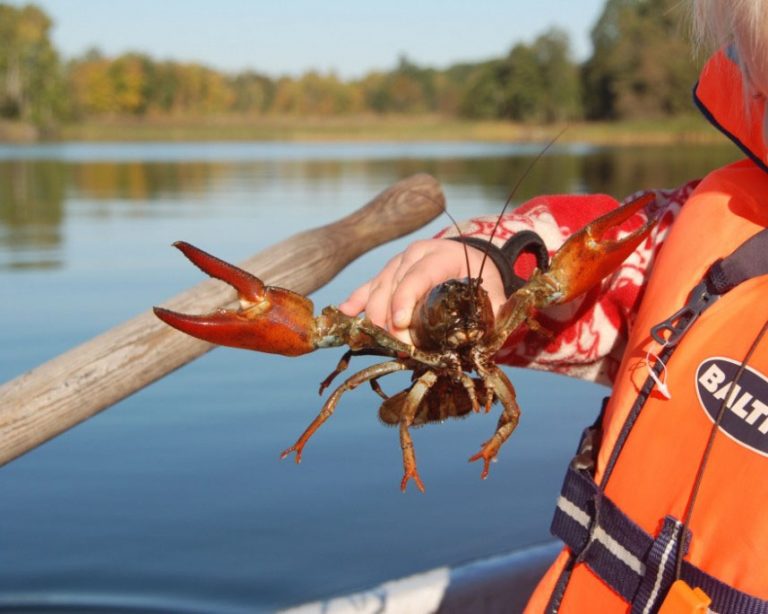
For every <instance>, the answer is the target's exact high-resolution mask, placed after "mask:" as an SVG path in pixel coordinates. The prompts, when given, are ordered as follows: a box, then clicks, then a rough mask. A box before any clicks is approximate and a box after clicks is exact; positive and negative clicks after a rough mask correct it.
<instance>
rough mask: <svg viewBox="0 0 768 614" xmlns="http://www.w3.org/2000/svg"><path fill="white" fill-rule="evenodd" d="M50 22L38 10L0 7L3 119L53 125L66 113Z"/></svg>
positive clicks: (28, 6) (0, 89)
mask: <svg viewBox="0 0 768 614" xmlns="http://www.w3.org/2000/svg"><path fill="white" fill-rule="evenodd" d="M51 25H52V24H51V20H50V19H49V18H48V16H47V15H46V14H45V13H44V12H43V11H42V10H41V9H40V8H38V7H37V6H35V5H33V4H29V5H26V6H22V7H18V8H17V7H14V6H11V5H8V4H0V116H1V117H7V118H13V119H21V120H24V121H29V122H32V123H34V124H37V125H40V126H46V125H50V124H53V123H54V122H55V121H56V120H57V119H58V118H59V117H60V116H61V115H62V114H63V113H64V111H65V109H64V106H63V104H62V101H63V97H62V95H61V93H62V86H63V80H62V77H61V69H60V68H61V67H60V64H59V58H58V54H57V53H56V50H55V49H54V48H53V45H52V43H51V40H50V36H49V34H50V29H51Z"/></svg>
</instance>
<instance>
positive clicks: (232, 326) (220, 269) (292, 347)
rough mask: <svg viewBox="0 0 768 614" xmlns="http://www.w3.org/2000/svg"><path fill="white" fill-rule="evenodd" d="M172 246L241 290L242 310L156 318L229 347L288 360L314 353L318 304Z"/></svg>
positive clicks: (162, 313) (165, 313)
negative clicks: (282, 356)
mask: <svg viewBox="0 0 768 614" xmlns="http://www.w3.org/2000/svg"><path fill="white" fill-rule="evenodd" d="M173 245H174V247H177V248H178V249H179V250H180V251H181V252H182V253H183V254H184V255H185V256H186V257H187V258H188V259H189V260H190V261H192V263H193V264H195V265H196V266H197V267H198V268H199V269H200V270H202V271H203V272H204V273H206V274H208V275H210V276H211V277H215V278H216V279H220V280H221V281H223V282H225V283H227V284H229V285H231V286H232V287H233V288H234V289H235V290H237V293H238V298H239V301H240V306H239V309H237V310H230V309H219V310H217V311H214V312H212V313H208V314H204V315H190V314H183V313H178V312H175V311H171V310H170V309H165V308H163V307H155V308H154V312H155V315H156V316H157V317H158V318H160V319H161V320H162V321H163V322H165V323H166V324H168V325H169V326H172V327H173V328H175V329H177V330H180V331H182V332H184V333H187V334H188V335H192V336H193V337H197V338H198V339H202V340H203V341H209V342H211V343H216V344H218V345H226V346H229V347H235V348H243V349H246V350H257V351H260V352H269V353H272V354H282V355H285V356H297V355H300V354H306V353H307V352H311V351H312V350H314V349H315V345H314V343H313V333H314V328H315V321H314V317H313V314H312V312H313V304H312V301H311V300H309V299H308V298H307V297H305V296H302V295H301V294H297V293H296V292H291V291H290V290H286V289H284V288H278V287H275V286H267V285H265V284H264V282H262V281H261V280H260V279H259V278H258V277H256V276H255V275H251V274H250V273H248V272H247V271H244V270H243V269H241V268H239V267H236V266H234V265H232V264H229V263H228V262H225V261H223V260H220V259H219V258H216V257H215V256H212V255H211V254H208V253H207V252H204V251H203V250H201V249H199V248H197V247H195V246H193V245H190V244H189V243H185V242H184V241H177V242H176V243H174V244H173Z"/></svg>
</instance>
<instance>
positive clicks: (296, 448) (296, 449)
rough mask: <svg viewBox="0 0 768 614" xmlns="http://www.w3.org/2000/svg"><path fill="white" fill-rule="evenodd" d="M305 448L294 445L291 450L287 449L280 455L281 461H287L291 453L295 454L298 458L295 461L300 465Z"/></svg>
mask: <svg viewBox="0 0 768 614" xmlns="http://www.w3.org/2000/svg"><path fill="white" fill-rule="evenodd" d="M303 448H304V446H299V445H296V444H294V445H292V446H291V447H290V448H287V449H285V450H283V451H282V452H281V453H280V460H285V459H286V458H288V455H289V454H291V452H295V453H296V456H295V457H294V460H295V461H296V464H297V465H298V464H299V463H300V462H301V453H302V452H303V451H304V450H303Z"/></svg>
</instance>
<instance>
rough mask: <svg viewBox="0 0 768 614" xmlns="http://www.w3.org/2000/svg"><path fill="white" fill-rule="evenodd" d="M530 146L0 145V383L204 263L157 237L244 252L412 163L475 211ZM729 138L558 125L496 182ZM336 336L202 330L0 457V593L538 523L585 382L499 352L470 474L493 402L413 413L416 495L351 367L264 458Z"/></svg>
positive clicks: (513, 534) (243, 599)
mask: <svg viewBox="0 0 768 614" xmlns="http://www.w3.org/2000/svg"><path fill="white" fill-rule="evenodd" d="M538 149H539V147H538V146H518V145H513V144H512V145H487V144H473V143H468V144H452V143H415V144H390V143H370V144H332V145H325V144H298V143H297V144H248V143H245V144H243V143H238V144H224V143H206V144H188V145H178V144H139V145H137V144H100V145H92V144H78V143H71V144H62V145H51V146H48V145H44V146H30V147H9V146H0V381H6V380H8V379H11V378H13V377H15V376H17V375H19V374H21V373H23V372H24V371H26V370H28V369H30V368H32V367H34V366H35V365H37V364H39V363H41V362H43V361H45V360H48V359H50V358H52V357H54V356H55V355H57V354H58V353H60V352H63V351H65V350H66V349H68V348H70V347H72V346H74V345H76V344H78V343H81V342H83V341H85V340H87V339H88V338H90V337H92V336H94V335H96V334H98V333H100V332H102V331H104V330H106V329H108V328H110V327H111V326H114V325H116V324H118V323H119V322H121V321H123V320H125V319H127V318H129V317H131V316H133V315H135V314H137V313H139V312H141V311H143V310H146V309H147V308H148V307H149V306H151V305H153V304H157V303H159V302H162V301H163V300H164V299H166V298H168V297H170V296H172V295H174V294H176V293H178V292H180V291H181V290H183V289H185V288H186V287H188V286H190V285H192V284H194V283H196V282H198V281H199V280H200V279H201V276H200V273H199V271H197V270H196V269H195V268H194V267H193V266H191V265H189V264H188V263H187V262H186V260H184V258H183V257H181V256H180V255H179V254H178V253H177V252H176V251H175V250H173V249H171V248H170V247H169V245H170V243H172V242H173V241H175V240H178V239H184V240H187V241H190V242H192V243H194V244H197V245H200V246H201V247H203V248H205V249H207V250H209V251H211V252H213V253H215V254H217V255H220V256H222V257H224V258H226V259H228V260H232V261H238V260H241V259H243V258H245V257H247V256H248V255H250V254H252V253H254V252H256V251H258V250H259V249H261V248H264V247H267V246H268V245H270V244H272V243H274V242H276V241H277V240H279V239H282V238H285V237H287V236H289V235H291V234H293V233H294V232H297V231H299V230H303V229H306V228H310V227H314V226H317V225H320V224H323V223H326V222H330V221H332V220H334V219H337V218H339V217H342V216H344V215H346V214H347V213H349V212H351V211H353V210H354V209H356V208H357V207H358V206H360V205H361V204H363V203H365V202H367V201H368V200H369V199H370V198H371V196H373V195H374V194H376V193H377V192H379V191H381V190H382V189H384V188H385V187H387V186H388V185H389V184H391V183H393V182H395V181H397V180H399V179H401V178H403V177H406V176H408V175H410V174H412V173H414V172H420V171H426V172H429V173H432V174H433V175H435V176H436V177H437V178H438V179H439V180H440V181H441V182H442V184H443V185H444V188H445V191H446V194H447V197H448V203H449V207H450V209H451V210H452V212H453V214H454V216H456V217H458V218H462V217H469V216H471V215H476V214H481V213H492V212H495V211H497V210H498V208H499V207H500V205H501V204H502V203H503V202H504V200H505V197H506V194H507V190H508V189H509V186H510V185H511V184H512V183H514V181H515V179H516V178H517V177H518V176H519V174H520V173H521V172H522V169H523V168H524V167H525V166H526V165H527V163H528V161H529V160H530V158H531V156H533V155H535V154H536V153H537V152H538ZM735 156H736V154H735V152H734V150H732V149H731V148H729V147H723V148H718V147H701V146H698V147H694V146H691V147H676V148H672V147H667V148H641V149H605V148H591V147H587V146H567V147H566V146H563V147H559V148H557V147H556V148H555V149H554V151H552V153H551V154H548V155H547V156H546V157H545V158H544V159H543V160H541V161H540V162H539V164H538V165H537V166H536V167H535V168H534V170H533V172H532V173H531V174H530V176H529V177H528V178H527V179H526V181H525V182H524V185H523V186H522V187H521V188H520V190H519V192H518V195H517V197H516V201H520V200H523V199H525V198H527V197H530V196H533V195H535V194H540V193H553V192H606V193H609V194H613V195H615V196H618V197H623V196H625V195H627V194H629V193H631V192H633V191H635V190H637V189H640V188H642V187H661V186H674V185H677V184H680V183H682V182H683V181H686V180H688V179H690V178H693V177H697V176H701V175H703V174H705V173H706V172H707V171H708V170H709V169H712V168H715V167H716V166H718V165H721V164H723V163H724V162H727V161H729V160H731V159H734V158H735ZM445 224H446V221H445V220H440V221H438V222H434V223H432V224H431V225H430V226H429V227H427V228H426V229H424V230H422V231H419V233H417V235H416V236H429V235H430V234H432V233H434V232H435V231H437V230H438V229H439V228H441V227H442V226H443V225H445ZM406 241H407V240H401V241H398V242H395V243H392V244H389V245H387V246H384V247H381V248H379V249H377V250H375V251H373V252H371V253H370V254H368V255H366V256H364V257H363V258H361V259H360V260H358V261H357V262H355V263H354V264H352V265H351V266H349V267H348V268H347V269H346V270H345V271H344V272H343V273H342V274H341V275H339V277H337V278H336V279H335V280H334V281H333V282H331V283H330V284H329V285H328V286H326V287H325V288H324V289H322V290H321V291H319V292H317V293H316V294H315V295H314V296H313V298H314V300H315V302H316V304H318V305H325V304H329V303H338V302H339V301H340V300H342V299H343V298H344V297H345V296H346V295H347V294H348V293H349V292H350V291H351V290H352V289H353V288H354V287H356V285H357V284H359V283H360V282H362V281H364V280H365V279H367V278H368V277H370V276H371V275H372V274H374V273H375V272H376V271H377V270H378V268H380V267H381V266H382V265H383V263H384V262H385V261H386V259H388V258H389V257H391V256H392V255H393V254H394V253H396V252H397V251H399V250H400V249H402V248H403V247H404V245H405V244H406ZM340 353H341V351H340V350H328V351H325V352H319V353H316V354H313V355H310V356H306V357H303V358H298V359H288V358H282V357H275V356H261V355H257V354H254V353H249V352H244V351H237V350H230V349H218V350H216V351H215V352H212V353H210V354H208V355H207V356H205V357H203V358H201V359H200V360H198V361H196V362H195V363H193V364H191V365H189V366H187V367H185V368H183V369H181V370H179V371H177V372H175V373H173V374H171V375H169V376H168V377H166V378H165V379H163V380H162V381H160V382H158V383H156V384H154V385H152V386H150V387H149V388H147V389H145V390H142V391H141V392H139V393H137V394H135V395H133V396H132V397H131V398H129V399H126V400H125V401H123V402H121V403H120V404H118V405H116V406H115V407H113V408H111V409H110V410H109V411H106V412H103V413H102V414H100V415H98V416H96V417H95V418H93V419H92V420H90V421H88V422H87V423H85V424H82V425H80V426H78V427H76V428H75V429H73V430H71V431H70V432H68V433H66V434H64V435H62V436H61V437H59V438H57V439H56V440H54V441H51V442H49V443H47V444H45V445H43V446H42V447H40V448H38V449H37V450H35V451H33V452H30V453H28V454H27V455H25V456H23V457H21V458H19V459H18V460H16V461H14V462H13V463H11V464H9V465H7V466H5V467H3V468H1V469H0V493H1V494H0V606H2V605H11V604H19V603H24V602H29V601H35V600H38V599H45V598H52V599H53V600H54V601H56V600H59V601H62V602H80V603H83V602H85V601H88V600H90V601H92V602H103V603H124V604H134V605H136V604H141V603H154V604H164V607H168V608H179V609H186V610H195V609H197V610H201V611H225V610H226V609H230V610H233V611H260V610H272V609H275V608H278V607H284V606H288V605H292V604H296V603H301V602H304V601H307V600H311V599H317V598H321V597H327V596H331V595H335V594H339V593H344V592H348V591H354V590H359V589H362V588H366V587H369V586H371V585H374V584H377V583H379V582H382V581H385V580H387V579H391V578H394V577H399V576H402V575H405V574H410V573H414V572H418V571H422V570H426V569H429V568H432V567H436V566H441V565H446V564H448V565H456V564H460V563H463V562H467V561H469V560H472V559H475V558H478V557H484V556H488V555H493V554H498V553H503V552H506V551H509V550H510V549H514V548H519V547H522V546H528V545H532V544H536V543H540V542H543V541H546V540H547V539H549V537H548V525H549V521H550V515H551V510H552V506H553V502H554V499H555V496H556V493H557V491H558V488H559V485H560V481H561V477H562V475H563V472H564V469H565V465H566V463H567V461H568V459H569V458H570V455H571V453H572V452H573V449H574V447H575V445H576V442H577V438H578V434H579V432H580V431H581V429H582V428H583V426H584V425H585V424H587V423H588V422H590V421H591V420H592V419H593V418H594V415H595V412H596V409H597V407H598V406H599V399H600V398H602V396H603V395H604V394H605V392H606V391H605V389H603V388H600V387H597V386H594V385H590V384H585V383H582V382H577V381H571V380H569V379H567V378H562V377H558V376H552V375H547V374H537V373H528V372H525V371H520V370H510V371H509V373H510V375H511V377H512V379H513V381H514V382H515V383H516V386H517V389H518V395H519V400H520V405H521V406H522V408H523V412H524V414H523V417H522V420H521V423H520V427H519V428H518V430H517V432H516V433H515V435H514V436H513V438H512V439H511V440H510V441H509V442H508V444H507V445H506V446H505V448H504V449H503V451H502V453H501V455H500V459H499V462H498V463H496V464H495V465H494V466H493V467H492V471H491V475H490V477H489V478H488V480H486V481H484V482H481V481H480V480H479V472H480V467H478V466H477V465H476V464H472V465H470V464H468V463H467V462H466V461H467V458H468V457H469V456H470V455H471V454H473V453H474V452H475V451H476V450H477V449H478V446H479V444H480V443H481V442H482V441H484V440H485V439H486V438H487V437H488V436H489V434H490V433H491V432H492V431H493V428H494V425H495V422H496V415H495V414H496V413H497V412H496V411H494V412H492V414H491V415H488V416H485V415H482V416H472V417H470V418H468V419H466V420H459V421H453V422H450V423H446V424H444V425H440V426H439V427H436V426H430V427H427V428H424V429H419V430H417V431H416V432H415V433H414V440H415V444H416V447H417V450H418V455H419V469H420V472H421V475H422V477H423V479H424V481H425V483H426V486H427V493H426V494H425V495H421V494H419V493H418V492H416V491H415V490H412V489H411V490H409V491H408V492H407V493H406V494H402V493H401V492H400V490H399V482H400V477H401V461H400V448H399V443H398V436H397V432H396V430H393V429H387V428H385V427H383V426H382V425H381V424H380V423H379V421H378V419H377V418H376V408H377V406H378V402H377V397H376V396H375V395H374V394H373V393H372V392H370V391H368V390H363V389H359V390H357V391H355V392H352V393H350V394H348V395H347V396H346V397H345V398H344V400H343V401H342V403H341V404H340V406H339V408H338V411H337V412H336V414H335V415H334V416H333V418H332V419H331V420H330V421H329V422H328V423H327V424H326V426H324V427H323V429H322V430H321V431H320V433H319V434H318V435H317V436H316V437H315V438H314V439H313V440H312V442H311V443H310V445H309V446H308V447H307V450H306V453H305V456H304V459H305V460H304V462H303V463H302V464H301V465H300V466H296V465H295V464H294V463H292V462H280V461H279V458H278V456H279V453H280V451H281V450H283V449H284V448H285V447H287V446H288V445H290V444H291V443H293V441H294V440H295V439H296V437H297V436H298V434H300V433H301V431H302V430H303V429H304V428H305V427H306V425H307V424H308V423H309V421H310V420H311V419H312V417H314V415H315V414H316V412H317V410H318V409H319V407H320V404H321V400H320V399H319V398H318V396H317V393H316V391H317V384H318V382H319V381H320V380H321V379H322V378H323V377H324V376H325V375H326V373H327V372H328V371H329V370H330V369H331V368H332V367H333V365H335V363H336V361H337V360H338V358H339V355H340ZM361 364H362V363H361ZM404 385H405V381H404V380H403V379H400V380H398V379H397V378H396V377H393V378H391V381H389V382H386V381H385V382H384V387H385V389H387V390H390V391H391V390H394V389H396V388H397V386H404ZM0 445H2V443H1V442H0Z"/></svg>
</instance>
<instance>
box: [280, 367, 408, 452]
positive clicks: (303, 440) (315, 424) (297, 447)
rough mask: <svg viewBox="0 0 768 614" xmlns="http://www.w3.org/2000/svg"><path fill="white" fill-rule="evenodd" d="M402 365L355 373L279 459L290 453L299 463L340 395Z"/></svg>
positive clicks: (401, 369)
mask: <svg viewBox="0 0 768 614" xmlns="http://www.w3.org/2000/svg"><path fill="white" fill-rule="evenodd" d="M407 368H408V367H406V366H405V365H404V364H403V363H401V362H399V361H397V360H390V361H388V362H382V363H379V364H376V365H372V366H370V367H366V368H365V369H363V370H362V371H359V372H357V373H355V374H354V375H352V376H350V377H349V378H347V379H346V380H345V381H344V383H343V384H341V386H339V387H338V388H336V390H334V391H333V393H331V396H329V397H328V400H327V401H326V402H325V403H324V404H323V407H322V408H321V409H320V413H319V414H317V416H316V417H315V419H314V420H313V421H312V423H311V424H310V425H309V426H308V427H307V429H306V430H305V431H304V432H303V433H302V434H301V437H299V438H298V440H297V441H296V443H295V444H293V445H292V446H291V447H290V448H287V449H286V450H283V452H282V453H281V454H280V458H285V457H287V456H288V455H289V454H290V453H291V452H295V453H296V462H297V463H300V462H301V454H302V452H303V450H304V446H305V445H307V442H308V441H309V439H310V438H311V437H312V435H314V434H315V431H317V429H319V428H320V427H321V426H322V425H323V423H324V422H325V421H326V420H328V418H330V417H331V415H333V412H334V410H335V409H336V404H337V403H338V402H339V399H340V398H341V395H342V394H344V393H345V392H346V391H347V390H353V389H354V388H357V387H358V386H359V385H360V384H363V383H365V382H367V381H369V380H372V379H374V378H377V377H382V376H383V375H387V374H389V373H394V372H395V371H403V370H405V369H407Z"/></svg>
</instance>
